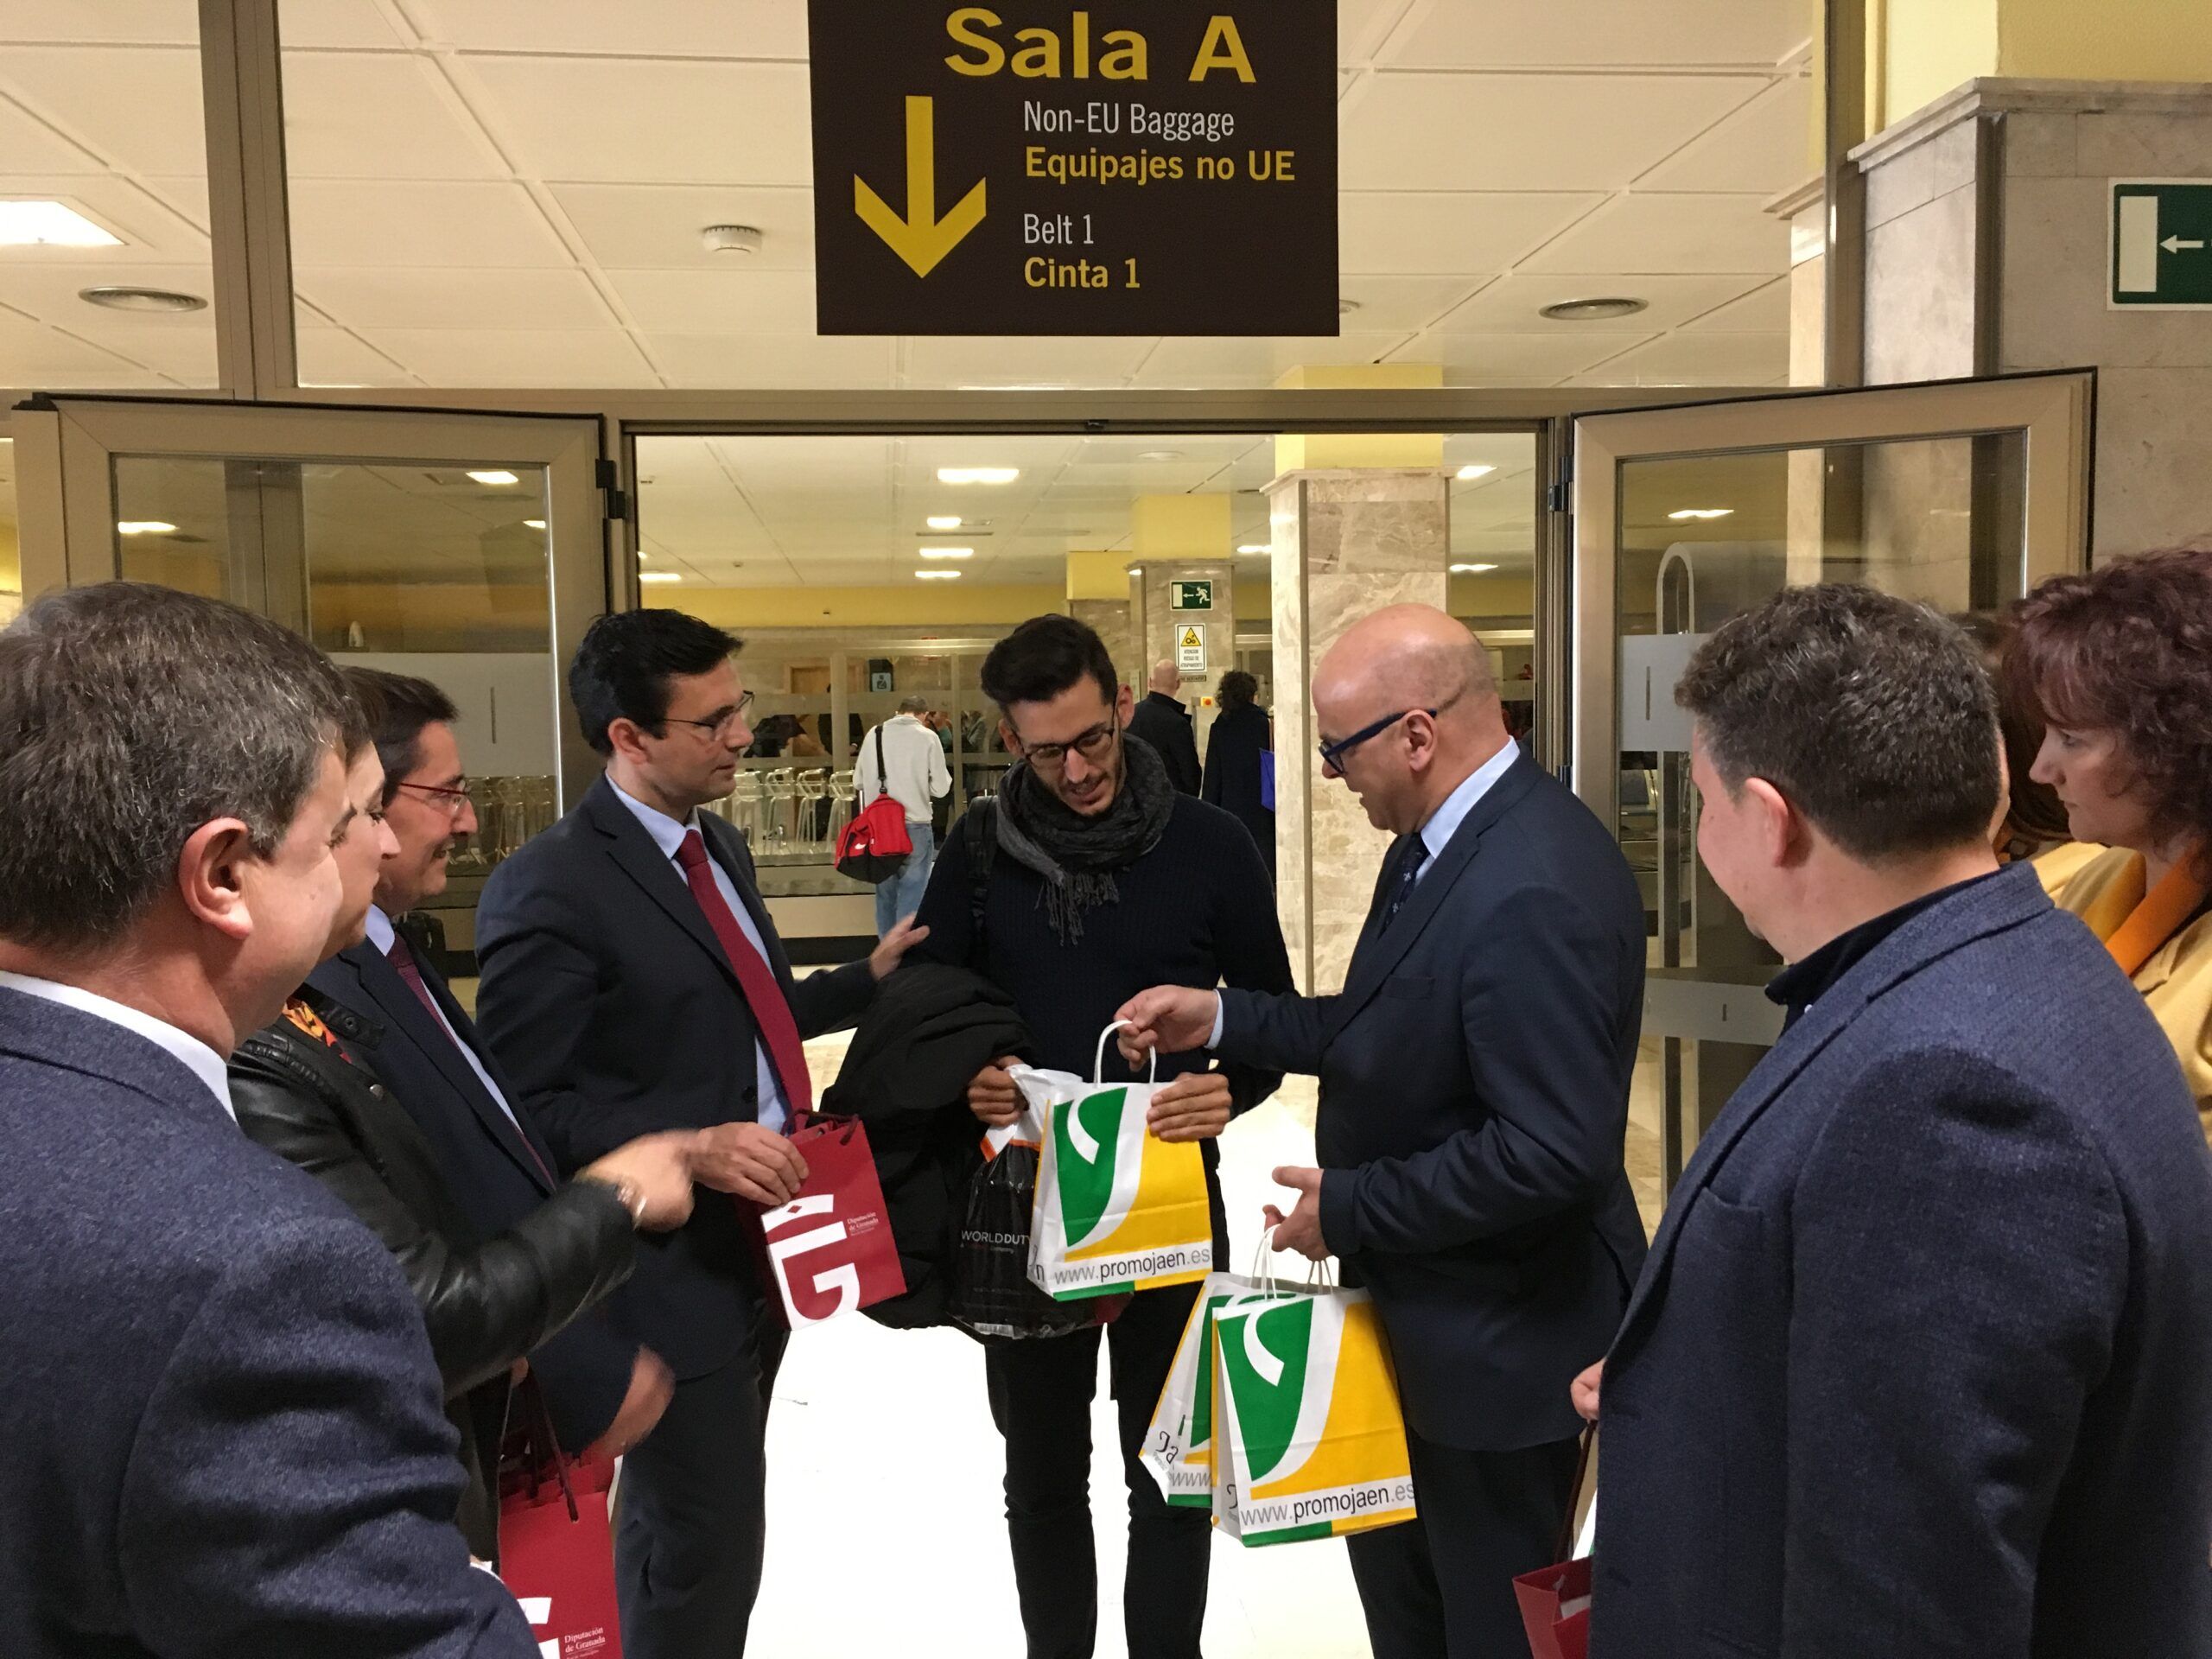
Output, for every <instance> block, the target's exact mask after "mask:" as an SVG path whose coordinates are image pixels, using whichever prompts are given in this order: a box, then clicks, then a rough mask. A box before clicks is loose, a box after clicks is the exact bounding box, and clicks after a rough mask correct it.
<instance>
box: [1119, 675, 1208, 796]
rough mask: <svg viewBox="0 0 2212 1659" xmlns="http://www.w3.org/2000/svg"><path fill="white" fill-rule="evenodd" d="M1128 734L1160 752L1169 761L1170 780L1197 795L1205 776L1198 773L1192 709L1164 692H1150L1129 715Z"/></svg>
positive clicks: (1186, 792)
mask: <svg viewBox="0 0 2212 1659" xmlns="http://www.w3.org/2000/svg"><path fill="white" fill-rule="evenodd" d="M1129 733H1130V735H1132V736H1134V737H1141V738H1142V739H1143V740H1144V741H1146V742H1147V743H1149V744H1151V745H1152V747H1154V748H1155V749H1157V750H1159V751H1160V759H1161V760H1164V761H1166V763H1167V779H1168V781H1169V782H1170V783H1172V784H1173V785H1175V787H1176V788H1178V789H1179V790H1181V791H1183V793H1185V795H1195V794H1197V793H1198V785H1199V784H1200V783H1201V782H1203V781H1204V780H1203V779H1202V778H1201V777H1200V775H1199V772H1198V734H1197V728H1194V727H1193V726H1192V724H1191V711H1190V710H1189V709H1185V707H1184V706H1183V705H1182V704H1181V703H1179V702H1176V700H1175V699H1174V698H1173V697H1171V696H1168V695H1167V694H1166V692H1165V691H1147V692H1146V693H1145V694H1144V696H1143V697H1142V698H1141V699H1140V700H1139V702H1138V703H1137V706H1136V710H1135V713H1133V714H1131V715H1130V716H1129Z"/></svg>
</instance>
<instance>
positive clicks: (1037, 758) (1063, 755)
mask: <svg viewBox="0 0 2212 1659" xmlns="http://www.w3.org/2000/svg"><path fill="white" fill-rule="evenodd" d="M1121 730H1122V725H1121V721H1118V720H1105V721H1100V722H1099V723H1098V724H1097V725H1096V726H1094V727H1092V728H1090V730H1089V731H1087V732H1084V733H1083V734H1081V735H1080V736H1078V737H1077V739H1076V740H1075V741H1073V742H1072V743H1024V742H1023V741H1021V739H1020V736H1019V735H1018V734H1017V735H1016V736H1015V738H1014V748H1015V751H1016V752H1017V753H1019V754H1020V756H1021V758H1022V759H1023V760H1027V761H1028V762H1029V764H1030V765H1031V766H1035V767H1037V768H1038V769H1039V770H1040V771H1048V772H1057V771H1058V770H1059V768H1060V767H1062V766H1065V765H1066V764H1067V758H1068V751H1069V750H1070V749H1073V750H1074V751H1075V752H1076V753H1077V754H1079V755H1081V756H1082V757H1083V758H1084V760H1090V761H1093V762H1096V761H1099V760H1104V759H1105V758H1106V755H1107V752H1108V751H1109V750H1110V749H1111V748H1112V747H1114V740H1115V738H1116V736H1118V735H1119V734H1120V733H1121Z"/></svg>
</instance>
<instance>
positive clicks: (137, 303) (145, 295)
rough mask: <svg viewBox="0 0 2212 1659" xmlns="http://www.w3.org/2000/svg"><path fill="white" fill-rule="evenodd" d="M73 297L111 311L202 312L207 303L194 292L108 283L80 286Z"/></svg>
mask: <svg viewBox="0 0 2212 1659" xmlns="http://www.w3.org/2000/svg"><path fill="white" fill-rule="evenodd" d="M77 297H78V298H79V299H80V300H82V301H84V302H85V303H86V304H87V305H100V306H105V307H106V308H108V309H109V310H111V311H158V312H162V313H164V314H174V313H175V312H179V311H205V310H206V309H207V301H205V300H203V299H201V298H200V296H198V295H197V294H180V293H178V292H176V291H175V289H167V288H130V287H127V286H118V285H111V286H108V287H105V288H80V289H78V290H77Z"/></svg>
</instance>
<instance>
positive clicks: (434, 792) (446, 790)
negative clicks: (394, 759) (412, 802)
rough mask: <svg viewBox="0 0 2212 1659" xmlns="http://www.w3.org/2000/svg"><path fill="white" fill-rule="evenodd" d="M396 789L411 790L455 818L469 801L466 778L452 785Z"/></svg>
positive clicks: (411, 786) (424, 785)
mask: <svg viewBox="0 0 2212 1659" xmlns="http://www.w3.org/2000/svg"><path fill="white" fill-rule="evenodd" d="M397 787H399V788H401V789H411V790H413V791H415V792H416V794H417V795H422V796H425V797H427V798H429V800H430V802H431V803H432V804H435V805H437V806H442V807H443V808H445V810H447V811H448V812H449V813H451V814H452V815H453V816H454V817H456V818H457V817H460V816H461V810H462V809H463V808H465V807H467V805H468V804H469V801H470V796H469V793H468V779H466V778H463V779H461V780H460V781H459V782H457V783H454V784H401V785H397Z"/></svg>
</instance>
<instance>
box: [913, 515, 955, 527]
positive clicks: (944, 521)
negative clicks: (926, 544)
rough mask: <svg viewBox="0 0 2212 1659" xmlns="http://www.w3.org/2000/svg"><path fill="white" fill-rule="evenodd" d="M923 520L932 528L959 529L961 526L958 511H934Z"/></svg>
mask: <svg viewBox="0 0 2212 1659" xmlns="http://www.w3.org/2000/svg"><path fill="white" fill-rule="evenodd" d="M922 522H923V523H924V524H927V525H928V526H929V527H930V528H931V530H957V529H959V528H960V515H959V514H958V513H957V512H933V513H931V515H930V516H929V517H928V518H925V519H923V520H922Z"/></svg>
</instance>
